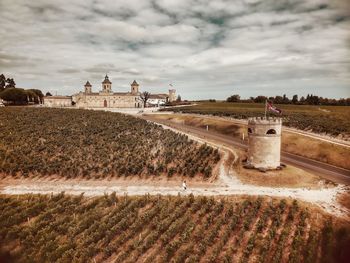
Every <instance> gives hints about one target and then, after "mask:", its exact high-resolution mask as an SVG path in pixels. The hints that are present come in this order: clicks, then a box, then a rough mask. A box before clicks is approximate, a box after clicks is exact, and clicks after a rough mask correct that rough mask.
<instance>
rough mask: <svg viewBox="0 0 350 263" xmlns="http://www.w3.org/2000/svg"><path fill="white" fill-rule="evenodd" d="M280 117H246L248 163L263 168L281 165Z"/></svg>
mask: <svg viewBox="0 0 350 263" xmlns="http://www.w3.org/2000/svg"><path fill="white" fill-rule="evenodd" d="M281 131H282V119H281V118H249V119H248V158H247V163H248V165H250V166H252V167H254V168H257V169H263V170H269V169H276V168H279V167H280V165H281Z"/></svg>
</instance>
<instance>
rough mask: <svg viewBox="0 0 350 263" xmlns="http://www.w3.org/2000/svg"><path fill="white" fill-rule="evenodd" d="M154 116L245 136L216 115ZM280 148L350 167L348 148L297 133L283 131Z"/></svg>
mask: <svg viewBox="0 0 350 263" xmlns="http://www.w3.org/2000/svg"><path fill="white" fill-rule="evenodd" d="M153 117H154V118H159V119H163V120H170V121H172V122H175V123H184V124H186V125H190V126H194V127H201V128H206V125H209V130H214V131H215V132H218V133H221V134H225V135H233V137H236V138H237V137H241V136H242V133H245V137H247V133H246V126H245V125H243V124H237V123H234V122H232V121H230V120H224V119H220V118H218V117H201V116H191V115H179V114H171V115H170V114H164V115H154V116H153ZM282 150H283V151H286V152H290V153H293V154H296V155H300V156H303V157H307V158H310V159H313V160H317V161H320V162H325V163H328V164H331V165H335V166H338V167H343V168H345V169H350V151H349V149H348V148H346V147H343V146H340V145H335V144H332V143H327V142H325V141H321V140H317V139H313V138H310V137H306V136H303V135H299V134H294V133H290V132H283V135H282Z"/></svg>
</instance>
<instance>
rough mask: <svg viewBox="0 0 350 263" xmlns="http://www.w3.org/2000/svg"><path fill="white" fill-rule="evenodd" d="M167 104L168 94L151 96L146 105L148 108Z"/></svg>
mask: <svg viewBox="0 0 350 263" xmlns="http://www.w3.org/2000/svg"><path fill="white" fill-rule="evenodd" d="M167 102H169V95H168V94H151V95H150V97H149V99H148V101H147V104H148V105H149V106H162V105H165V104H166V103H167Z"/></svg>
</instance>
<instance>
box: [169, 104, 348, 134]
mask: <svg viewBox="0 0 350 263" xmlns="http://www.w3.org/2000/svg"><path fill="white" fill-rule="evenodd" d="M276 106H277V107H278V108H280V109H282V111H283V114H282V117H283V124H284V125H286V126H290V127H294V128H297V129H301V130H308V131H313V132H317V133H325V134H329V135H333V136H339V137H341V138H349V136H350V122H349V116H350V107H347V106H309V105H285V104H284V105H276ZM165 110H171V111H174V112H183V113H197V114H211V115H216V116H230V117H233V118H237V119H246V118H248V117H255V116H264V104H259V103H228V102H199V103H198V104H197V105H194V106H186V107H176V108H170V109H165ZM269 116H276V115H275V114H274V113H269Z"/></svg>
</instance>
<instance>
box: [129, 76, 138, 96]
mask: <svg viewBox="0 0 350 263" xmlns="http://www.w3.org/2000/svg"><path fill="white" fill-rule="evenodd" d="M139 86H140V85H139V84H138V83H137V82H136V80H134V81H133V83H131V93H132V94H135V95H137V94H138V93H139Z"/></svg>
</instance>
